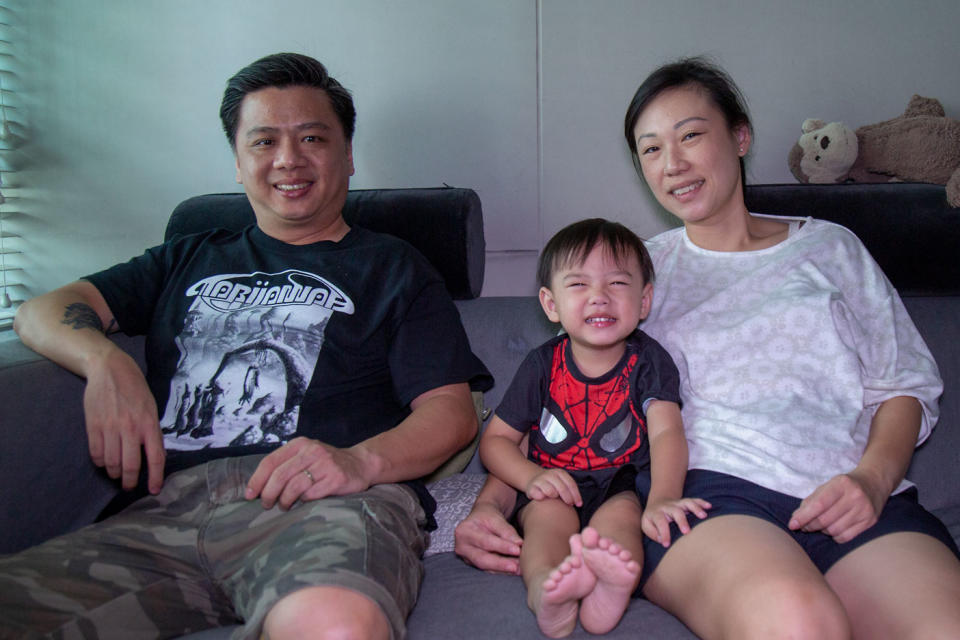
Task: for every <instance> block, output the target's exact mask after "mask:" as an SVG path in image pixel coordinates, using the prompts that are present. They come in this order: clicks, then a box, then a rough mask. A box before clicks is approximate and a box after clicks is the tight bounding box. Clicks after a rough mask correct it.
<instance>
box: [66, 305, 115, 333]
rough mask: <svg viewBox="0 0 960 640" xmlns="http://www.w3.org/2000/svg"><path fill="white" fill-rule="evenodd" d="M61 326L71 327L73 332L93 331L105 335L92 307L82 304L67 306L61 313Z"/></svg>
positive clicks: (98, 317)
mask: <svg viewBox="0 0 960 640" xmlns="http://www.w3.org/2000/svg"><path fill="white" fill-rule="evenodd" d="M61 324H69V325H73V328H74V330H75V331H79V330H80V329H95V330H97V331H99V332H100V333H105V331H104V330H103V323H102V322H100V316H98V315H97V312H96V311H94V310H93V307H91V306H90V305H88V304H83V303H82V302H74V303H73V304H68V305H67V308H66V310H65V311H64V312H63V320H61Z"/></svg>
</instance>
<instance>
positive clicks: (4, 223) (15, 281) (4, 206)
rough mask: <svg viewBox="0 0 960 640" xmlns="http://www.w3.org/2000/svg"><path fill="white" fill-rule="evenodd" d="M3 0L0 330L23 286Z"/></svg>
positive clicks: (15, 85) (12, 35) (10, 45)
mask: <svg viewBox="0 0 960 640" xmlns="http://www.w3.org/2000/svg"><path fill="white" fill-rule="evenodd" d="M10 5H11V3H10V2H9V1H7V0H0V194H2V196H3V197H2V198H0V200H2V202H0V329H3V328H6V327H9V326H10V325H12V324H13V315H14V313H15V312H16V309H17V305H19V304H20V302H22V299H23V297H24V295H25V290H24V287H23V281H24V280H23V263H22V260H21V257H22V252H23V237H21V234H20V231H19V229H18V226H19V224H20V223H21V222H22V216H21V213H20V211H19V206H18V202H19V201H20V198H21V190H22V188H23V185H22V184H20V180H19V179H18V168H19V163H20V154H19V149H20V147H21V144H22V142H23V138H22V135H23V132H24V127H23V124H24V113H23V105H22V102H21V98H22V92H20V91H19V89H20V81H21V78H22V74H21V73H19V71H20V64H21V61H20V60H19V59H18V57H17V56H18V47H17V43H18V40H19V39H20V38H21V37H22V34H21V33H20V32H19V31H18V29H17V27H18V25H17V15H16V13H15V12H14V10H13V9H12V8H11V6H10Z"/></svg>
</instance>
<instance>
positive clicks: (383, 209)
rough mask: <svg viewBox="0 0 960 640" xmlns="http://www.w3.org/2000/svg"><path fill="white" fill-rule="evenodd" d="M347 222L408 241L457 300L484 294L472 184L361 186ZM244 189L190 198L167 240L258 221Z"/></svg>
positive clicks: (479, 218)
mask: <svg viewBox="0 0 960 640" xmlns="http://www.w3.org/2000/svg"><path fill="white" fill-rule="evenodd" d="M343 217H344V218H345V219H346V221H347V224H356V225H359V226H361V227H364V228H366V229H370V230H371V231H379V232H381V233H389V234H390V235H394V236H397V237H399V238H402V239H403V240H406V241H407V242H409V243H410V244H412V245H413V246H414V247H416V248H417V250H419V251H420V253H422V254H423V255H424V256H425V257H426V258H427V260H429V261H430V263H431V264H432V265H433V266H434V268H435V269H436V270H437V271H439V272H440V275H441V276H442V277H443V279H444V281H445V282H446V284H447V290H448V291H449V292H450V295H451V296H452V297H453V298H454V299H456V300H469V299H472V298H476V297H478V296H479V295H480V290H481V288H482V287H483V269H484V261H485V257H486V256H485V253H486V244H485V242H484V237H483V212H482V209H481V207H480V198H479V197H478V196H477V194H476V192H474V191H473V190H472V189H457V188H453V187H439V188H435V189H357V190H353V191H350V192H349V193H348V194H347V202H346V204H345V205H344V207H343ZM254 222H255V219H254V216H253V208H252V207H251V206H250V201H249V200H247V196H246V195H245V194H243V193H216V194H208V195H202V196H194V197H192V198H189V199H187V200H184V201H183V202H181V203H180V204H179V205H177V208H176V209H174V210H173V213H172V214H170V220H169V221H168V222H167V229H166V232H165V233H164V240H169V239H171V238H173V237H174V236H177V235H186V234H190V233H198V232H201V231H207V230H208V229H214V228H223V229H230V230H232V231H236V230H239V229H243V228H244V227H246V226H248V225H250V224H253V223H254Z"/></svg>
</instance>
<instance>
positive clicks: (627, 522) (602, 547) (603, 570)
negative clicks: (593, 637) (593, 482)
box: [580, 492, 643, 633]
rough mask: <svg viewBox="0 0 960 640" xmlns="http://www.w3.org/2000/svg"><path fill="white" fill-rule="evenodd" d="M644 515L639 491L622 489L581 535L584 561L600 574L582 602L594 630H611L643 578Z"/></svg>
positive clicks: (583, 616) (585, 619)
mask: <svg viewBox="0 0 960 640" xmlns="http://www.w3.org/2000/svg"><path fill="white" fill-rule="evenodd" d="M642 515H643V509H642V507H641V506H640V501H639V500H638V499H637V497H636V495H634V494H633V493H630V492H623V493H618V494H617V495H615V496H613V497H611V498H610V499H609V500H607V501H606V502H605V503H604V504H603V505H602V506H601V507H600V508H599V509H597V512H596V513H595V514H594V515H593V517H592V518H591V519H590V526H588V527H586V528H585V529H584V530H583V533H582V534H581V536H580V539H581V542H582V551H581V555H582V556H583V563H584V565H586V567H587V568H588V569H590V571H591V572H592V573H593V574H594V575H595V576H596V577H597V584H596V587H595V588H594V589H593V590H592V591H591V592H590V593H589V594H588V595H586V596H584V598H583V602H582V603H581V606H580V623H581V624H582V625H583V628H584V629H586V630H587V631H589V632H590V633H607V632H608V631H610V630H611V629H613V628H614V627H616V626H617V623H618V622H620V618H622V617H623V612H624V611H626V609H627V605H628V604H630V596H631V594H632V593H633V592H634V590H635V589H636V588H637V584H638V583H639V582H640V567H641V564H642V563H643V534H642V533H641V529H640V518H641V516H642Z"/></svg>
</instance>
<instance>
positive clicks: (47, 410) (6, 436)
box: [0, 335, 143, 553]
mask: <svg viewBox="0 0 960 640" xmlns="http://www.w3.org/2000/svg"><path fill="white" fill-rule="evenodd" d="M116 340H117V343H118V344H120V345H121V346H122V347H123V348H124V349H125V350H127V351H128V352H130V353H131V354H133V355H134V357H135V358H137V360H138V362H140V363H141V366H142V361H143V358H142V351H143V347H142V344H143V341H142V339H141V338H130V337H127V336H123V335H118V336H117V337H116ZM83 388H84V382H83V380H82V379H81V378H79V377H77V376H75V375H73V374H72V373H70V372H68V371H66V370H65V369H63V368H61V367H60V366H58V365H56V364H54V363H52V362H50V361H49V360H47V359H46V358H44V357H42V356H40V355H38V354H36V353H34V352H33V351H31V350H30V349H28V348H27V347H25V346H24V345H23V344H22V343H21V342H20V341H19V340H17V339H16V338H15V337H13V336H11V337H9V338H6V337H5V338H3V339H0V425H2V426H0V430H2V433H3V446H2V448H0V486H2V487H3V501H2V505H3V506H2V508H0V553H11V552H14V551H18V550H20V549H23V548H26V547H29V546H32V545H34V544H37V543H39V542H42V541H43V540H46V539H47V538H51V537H53V536H56V535H60V534H62V533H66V532H68V531H72V530H74V529H78V528H80V527H82V526H84V525H86V524H89V523H90V522H92V521H93V520H94V518H95V517H96V516H97V514H98V513H99V512H100V511H101V509H103V507H104V506H106V504H107V503H108V502H109V501H110V499H111V498H112V497H113V496H114V495H115V494H116V492H117V490H118V489H117V485H116V484H115V483H114V482H113V481H111V480H110V479H109V478H108V477H107V476H106V474H105V473H103V472H102V471H101V470H99V469H97V468H96V467H95V466H94V465H93V463H92V462H91V460H90V455H89V449H88V447H87V435H86V429H85V426H84V420H83Z"/></svg>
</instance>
